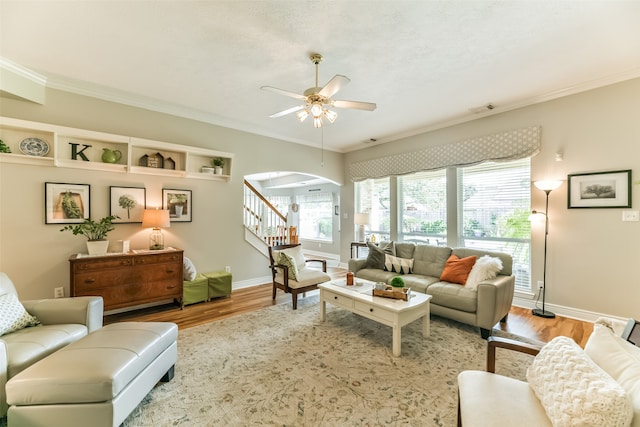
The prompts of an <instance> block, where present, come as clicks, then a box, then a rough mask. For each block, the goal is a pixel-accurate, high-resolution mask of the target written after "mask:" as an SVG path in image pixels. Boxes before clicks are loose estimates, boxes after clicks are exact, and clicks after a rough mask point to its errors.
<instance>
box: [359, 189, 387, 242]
mask: <svg viewBox="0 0 640 427" xmlns="http://www.w3.org/2000/svg"><path fill="white" fill-rule="evenodd" d="M355 198H356V200H355V202H356V206H355V212H356V213H360V212H366V213H369V226H367V227H366V228H365V229H366V233H367V234H368V235H370V234H375V235H376V237H379V238H380V240H388V239H389V237H390V235H389V230H390V216H389V214H390V208H391V206H390V204H391V200H390V195H389V178H376V179H367V180H365V181H361V182H356V183H355Z"/></svg>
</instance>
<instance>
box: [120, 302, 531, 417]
mask: <svg viewBox="0 0 640 427" xmlns="http://www.w3.org/2000/svg"><path fill="white" fill-rule="evenodd" d="M420 326H421V321H420V320H418V321H416V322H413V323H412V324H409V325H407V326H405V327H404V328H403V330H402V356H401V357H398V358H396V357H393V356H392V354H391V337H392V334H391V328H389V327H387V326H384V325H380V324H378V323H376V322H373V321H371V320H368V319H366V318H363V317H360V316H357V315H355V314H352V313H349V312H347V311H345V310H342V309H339V308H335V307H333V306H331V305H327V321H326V322H324V323H321V322H320V321H319V306H318V297H317V296H314V297H308V298H303V299H302V300H301V301H299V303H298V310H297V311H293V310H292V309H291V305H290V304H282V305H277V306H274V307H269V308H266V309H262V310H259V311H257V312H253V313H250V314H246V315H241V316H237V317H232V318H229V319H225V320H220V321H216V322H213V323H210V324H206V325H202V326H198V327H194V328H190V329H186V330H183V331H180V334H179V339H178V346H179V354H178V363H177V364H176V370H175V372H176V373H175V377H174V379H173V380H172V381H171V382H169V383H166V384H159V385H158V386H156V387H155V388H154V390H153V391H152V392H151V393H150V394H149V395H148V396H147V398H146V399H145V400H144V401H143V402H142V403H141V404H140V405H139V407H138V408H137V409H136V410H135V411H134V412H133V413H132V414H131V415H130V416H129V417H128V418H127V420H126V421H125V423H124V425H125V426H127V427H133V426H149V427H152V426H153V427H158V426H249V425H255V426H275V425H278V426H344V425H349V426H383V425H384V426H400V425H402V426H455V425H456V414H457V389H456V377H457V375H458V373H459V372H461V371H463V370H465V369H480V370H482V369H484V367H485V357H486V356H485V355H486V341H484V340H482V339H481V338H480V333H479V331H478V330H477V329H476V328H473V327H470V326H467V325H463V324H460V323H457V322H453V321H449V320H447V319H443V318H439V317H436V316H432V319H431V336H430V337H429V338H423V337H422V334H421V330H420ZM497 334H501V335H505V334H502V333H500V332H497ZM497 359H498V363H497V372H498V373H501V374H504V375H509V376H513V377H516V378H521V379H523V378H524V375H525V370H526V366H528V364H529V363H530V362H531V360H532V358H531V356H525V355H521V354H517V353H514V352H509V351H506V350H501V349H499V350H498V357H497Z"/></svg>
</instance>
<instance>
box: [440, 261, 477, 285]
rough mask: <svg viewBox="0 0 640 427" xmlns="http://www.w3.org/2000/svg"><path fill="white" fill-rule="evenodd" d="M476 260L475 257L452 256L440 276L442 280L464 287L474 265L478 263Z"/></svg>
mask: <svg viewBox="0 0 640 427" xmlns="http://www.w3.org/2000/svg"><path fill="white" fill-rule="evenodd" d="M476 258H477V257H476V256H475V255H472V256H469V257H466V258H458V256H456V255H451V256H450V257H449V259H448V260H447V262H446V263H445V265H444V270H442V274H440V280H442V281H445V282H450V283H458V284H460V285H464V284H465V283H466V282H467V277H469V273H470V272H471V269H472V268H473V265H474V264H475V263H476Z"/></svg>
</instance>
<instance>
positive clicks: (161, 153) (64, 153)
mask: <svg viewBox="0 0 640 427" xmlns="http://www.w3.org/2000/svg"><path fill="white" fill-rule="evenodd" d="M0 139H2V140H3V141H4V143H5V144H7V145H8V146H9V148H10V149H11V153H0V163H17V164H25V165H38V166H54V167H64V168H75V169H90V170H100V171H107V172H116V173H135V174H146V175H162V176H172V177H185V178H197V179H207V180H217V181H229V180H231V167H232V164H233V154H232V153H226V152H223V151H216V150H209V149H205V148H199V147H190V146H186V145H181V144H172V143H168V142H161V141H153V140H148V139H142V138H134V137H129V136H122V135H114V134H108V133H103V132H96V131H91V130H84V129H74V128H68V127H63V126H57V125H49V124H45V123H37V122H30V121H26V120H20V119H12V118H7V117H0ZM23 141H25V142H23ZM103 155H104V158H103ZM217 158H219V159H222V160H223V162H224V166H223V168H222V170H221V171H220V173H218V174H214V173H213V160H214V159H217ZM203 168H204V169H203Z"/></svg>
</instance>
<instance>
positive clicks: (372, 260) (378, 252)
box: [365, 242, 396, 270]
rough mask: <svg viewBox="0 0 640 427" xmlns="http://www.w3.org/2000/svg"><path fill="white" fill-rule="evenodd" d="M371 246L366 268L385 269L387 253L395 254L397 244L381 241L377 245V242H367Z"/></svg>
mask: <svg viewBox="0 0 640 427" xmlns="http://www.w3.org/2000/svg"><path fill="white" fill-rule="evenodd" d="M367 247H368V248H369V254H368V255H367V262H366V264H365V268H377V269H380V270H382V269H384V261H385V254H389V255H395V254H396V253H395V252H396V251H395V246H394V243H393V242H387V243H383V242H380V246H376V244H375V243H371V242H369V243H367Z"/></svg>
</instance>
